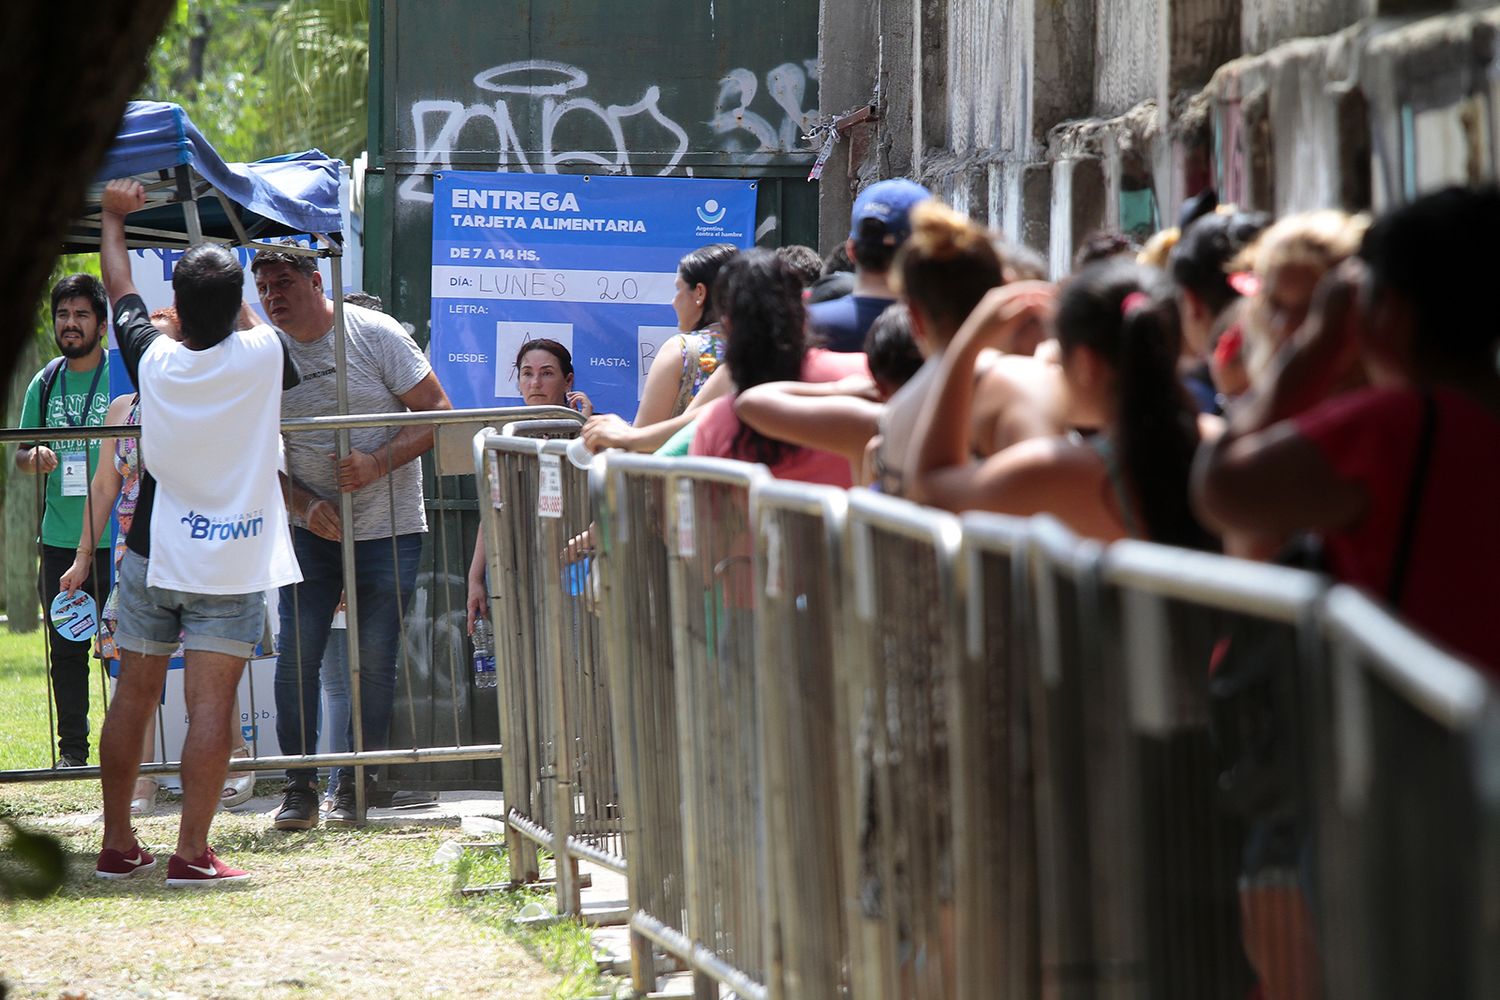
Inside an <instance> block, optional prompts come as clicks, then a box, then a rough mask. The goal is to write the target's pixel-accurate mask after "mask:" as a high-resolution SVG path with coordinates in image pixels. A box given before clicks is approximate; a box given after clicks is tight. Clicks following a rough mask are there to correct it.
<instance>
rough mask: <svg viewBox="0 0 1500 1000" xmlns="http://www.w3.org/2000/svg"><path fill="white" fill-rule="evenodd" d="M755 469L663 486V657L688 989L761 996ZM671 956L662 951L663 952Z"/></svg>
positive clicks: (716, 464) (711, 467) (677, 472)
mask: <svg viewBox="0 0 1500 1000" xmlns="http://www.w3.org/2000/svg"><path fill="white" fill-rule="evenodd" d="M766 477H767V473H766V472H765V470H764V469H762V468H759V467H756V466H749V465H744V464H742V463H738V462H725V461H717V460H710V459H680V460H678V461H677V462H676V463H674V469H673V475H672V478H671V486H670V489H671V504H670V506H669V507H668V516H669V519H670V520H669V523H670V524H671V526H672V530H671V532H670V535H669V537H671V538H672V539H674V540H675V542H676V545H675V546H673V550H672V555H673V559H672V561H671V563H670V573H669V575H670V579H671V589H672V622H673V629H672V637H673V644H672V654H673V660H674V661H675V663H676V682H677V738H678V740H679V744H678V748H679V756H680V760H681V775H682V792H683V795H682V806H683V836H682V843H683V870H684V874H685V880H686V886H687V927H686V928H685V930H686V931H687V933H688V935H689V936H690V937H691V938H692V939H693V941H694V942H695V945H696V947H695V949H694V952H695V953H697V952H699V951H700V950H701V949H707V952H708V953H709V955H711V956H712V960H711V961H710V962H706V963H705V962H700V961H698V960H697V959H696V958H695V955H694V954H687V955H681V956H679V957H681V958H682V959H683V960H684V961H687V962H688V963H689V964H690V965H692V966H693V970H694V980H695V991H696V993H697V995H698V996H700V997H705V998H706V997H709V996H713V997H717V996H718V986H717V985H715V983H722V984H724V985H726V986H729V987H730V988H731V989H733V990H734V991H735V992H736V993H739V994H740V995H741V996H742V997H745V998H747V1000H749V998H753V997H758V996H763V995H764V993H765V990H764V987H763V986H762V985H761V984H763V983H764V982H765V981H766V974H765V946H764V939H765V912H766V907H765V898H764V896H763V894H762V893H763V887H764V886H765V884H766V872H765V838H764V833H763V822H764V817H763V814H762V810H761V800H760V791H761V788H760V783H761V771H760V739H761V735H760V699H759V696H758V691H757V686H756V674H755V619H754V613H755V582H754V541H753V536H752V534H751V526H750V490H751V488H752V487H753V486H754V485H755V484H756V483H757V482H759V481H761V480H763V479H765V478H766ZM669 950H671V949H669Z"/></svg>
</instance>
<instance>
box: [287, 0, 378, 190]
mask: <svg viewBox="0 0 1500 1000" xmlns="http://www.w3.org/2000/svg"><path fill="white" fill-rule="evenodd" d="M266 76H267V82H268V83H269V85H270V88H271V93H272V94H274V95H276V100H275V101H274V102H273V103H272V106H271V108H270V114H271V122H272V128H273V130H274V132H275V133H276V134H277V135H278V136H279V137H280V138H282V139H283V140H284V141H285V143H286V146H287V148H288V149H303V148H306V147H310V146H316V147H317V148H319V149H321V150H323V151H324V152H325V153H327V154H329V155H330V156H337V157H338V158H339V159H341V160H344V161H345V162H346V163H347V162H350V161H352V160H353V159H354V158H355V157H356V156H358V155H359V154H360V152H361V151H362V150H363V149H364V148H365V141H366V134H367V124H368V114H367V108H366V103H367V95H368V93H369V83H370V5H369V2H368V0H287V2H286V3H284V4H282V6H281V9H280V10H278V11H277V12H276V16H275V17H274V18H273V19H272V29H271V47H270V50H269V52H268V54H267V65H266Z"/></svg>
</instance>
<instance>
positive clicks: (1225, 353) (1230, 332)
mask: <svg viewBox="0 0 1500 1000" xmlns="http://www.w3.org/2000/svg"><path fill="white" fill-rule="evenodd" d="M1244 347H1245V334H1244V331H1243V330H1241V329H1240V325H1239V324H1238V323H1236V324H1234V325H1233V326H1231V327H1230V328H1229V329H1227V330H1225V331H1224V334H1223V336H1221V337H1220V338H1219V342H1218V344H1216V345H1215V346H1214V363H1215V364H1217V365H1218V366H1219V367H1220V368H1225V367H1228V366H1229V365H1231V364H1233V363H1234V362H1235V361H1238V360H1239V357H1240V353H1241V352H1242V351H1243V350H1244Z"/></svg>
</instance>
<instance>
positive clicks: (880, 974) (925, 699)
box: [839, 490, 962, 1000]
mask: <svg viewBox="0 0 1500 1000" xmlns="http://www.w3.org/2000/svg"><path fill="white" fill-rule="evenodd" d="M958 539H959V527H958V521H957V519H956V518H953V517H951V516H949V515H946V514H941V513H938V512H935V511H931V510H926V509H923V508H919V507H916V506H914V505H912V504H909V503H904V502H902V501H897V500H893V499H891V498H889V497H883V496H879V495H877V494H874V493H871V492H868V491H865V490H855V491H852V492H851V493H850V495H849V519H848V526H847V530H846V532H845V548H846V553H847V554H846V559H845V574H844V580H845V583H844V588H845V594H846V597H847V603H846V614H847V624H846V640H847V641H846V643H845V649H844V653H843V656H842V657H841V659H840V665H839V667H840V674H841V678H842V679H841V683H840V687H841V688H842V690H843V693H844V696H845V698H846V699H847V700H846V706H847V708H846V710H847V712H848V715H847V718H848V720H849V723H850V730H849V731H848V732H846V733H845V736H844V738H845V739H849V740H852V741H853V747H854V750H853V773H852V776H851V777H852V794H853V795H854V796H856V805H855V809H854V811H853V812H852V813H851V815H853V816H855V817H856V820H855V825H854V826H853V827H852V828H851V829H849V830H847V831H846V836H845V846H844V852H843V860H844V864H845V869H844V879H845V885H846V887H847V888H846V897H847V898H848V900H849V906H850V909H849V911H848V921H849V935H850V952H851V963H852V979H853V995H854V996H856V997H861V998H865V997H869V998H885V997H892V998H895V997H899V998H903V1000H904V998H917V997H921V998H943V997H955V996H957V993H956V990H955V965H954V954H953V947H954V936H953V931H954V880H955V875H956V873H955V871H954V857H953V842H952V837H953V817H952V815H951V801H952V800H951V782H952V767H953V759H952V748H951V743H950V732H949V726H948V710H949V707H950V705H949V702H950V700H951V698H952V696H953V688H952V681H953V672H954V662H955V658H956V655H957V650H958V646H959V642H960V639H961V636H962V622H961V620H960V618H959V616H958V607H959V605H958V601H957V600H956V599H955V597H956V591H955V582H954V566H955V558H956V553H957V549H958Z"/></svg>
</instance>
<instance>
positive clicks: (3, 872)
mask: <svg viewBox="0 0 1500 1000" xmlns="http://www.w3.org/2000/svg"><path fill="white" fill-rule="evenodd" d="M0 826H4V827H6V828H7V829H9V830H10V838H9V839H8V840H7V841H6V842H5V846H4V847H0V899H4V900H7V901H9V900H12V899H46V898H47V897H48V896H50V895H52V894H53V893H54V892H56V891H57V890H58V888H59V887H60V886H61V885H62V884H63V879H65V878H67V876H68V856H67V853H66V852H65V851H64V850H63V846H62V844H61V842H59V841H58V839H57V838H56V837H49V836H47V835H46V834H42V833H32V832H31V831H30V830H26V829H23V828H22V827H20V826H18V825H16V824H15V823H14V822H12V821H11V820H9V819H7V818H5V817H3V816H0Z"/></svg>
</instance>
